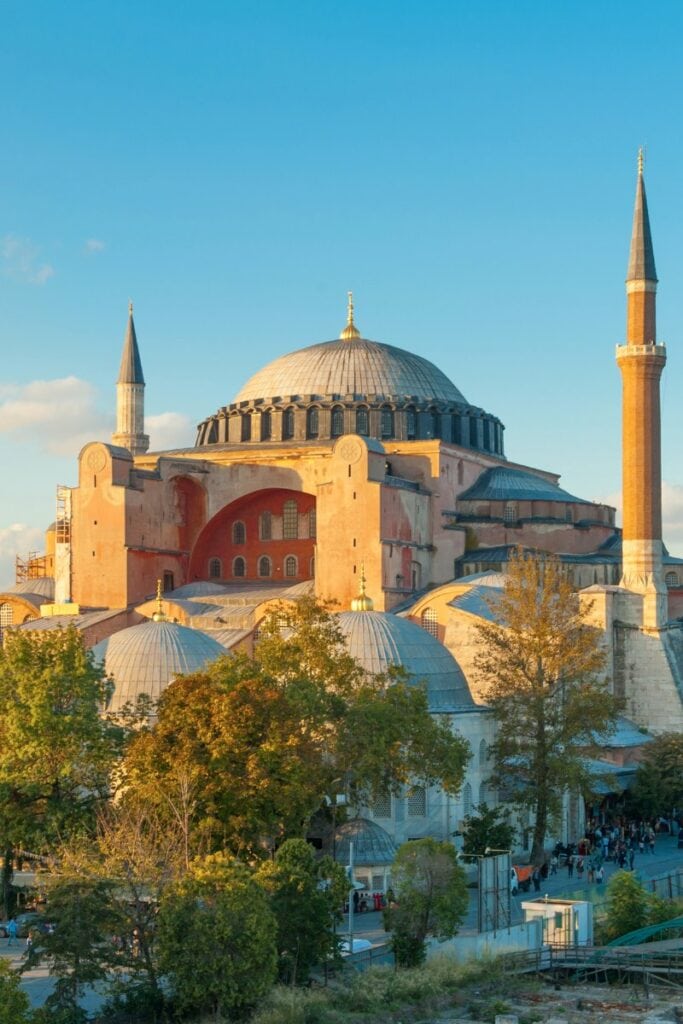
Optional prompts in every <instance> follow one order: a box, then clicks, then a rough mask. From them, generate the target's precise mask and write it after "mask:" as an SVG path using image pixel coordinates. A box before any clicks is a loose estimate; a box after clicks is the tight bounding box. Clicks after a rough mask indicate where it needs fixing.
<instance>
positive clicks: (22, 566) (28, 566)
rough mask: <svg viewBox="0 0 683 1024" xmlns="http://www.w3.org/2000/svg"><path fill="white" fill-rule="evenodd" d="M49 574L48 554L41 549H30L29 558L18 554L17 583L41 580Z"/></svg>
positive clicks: (15, 571)
mask: <svg viewBox="0 0 683 1024" xmlns="http://www.w3.org/2000/svg"><path fill="white" fill-rule="evenodd" d="M45 576H47V556H46V555H43V554H41V553H40V552H39V551H29V553H28V558H22V557H21V555H17V556H16V559H15V563H14V577H15V581H16V582H17V583H25V582H26V581H27V580H40V579H43V578H44V577H45Z"/></svg>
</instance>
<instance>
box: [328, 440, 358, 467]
mask: <svg viewBox="0 0 683 1024" xmlns="http://www.w3.org/2000/svg"><path fill="white" fill-rule="evenodd" d="M363 448H364V445H363V442H362V441H360V440H359V439H358V438H357V437H344V438H342V439H341V440H340V441H339V443H338V444H337V446H336V448H335V453H336V454H337V455H338V456H339V458H340V459H342V461H344V462H350V463H354V462H359V461H360V459H361V458H362V457H363Z"/></svg>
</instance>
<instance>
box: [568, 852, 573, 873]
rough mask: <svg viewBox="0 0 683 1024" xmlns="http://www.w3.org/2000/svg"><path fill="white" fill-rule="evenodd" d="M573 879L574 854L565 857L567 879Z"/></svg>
mask: <svg viewBox="0 0 683 1024" xmlns="http://www.w3.org/2000/svg"><path fill="white" fill-rule="evenodd" d="M573 877H574V854H573V853H570V854H569V856H568V857H567V878H573Z"/></svg>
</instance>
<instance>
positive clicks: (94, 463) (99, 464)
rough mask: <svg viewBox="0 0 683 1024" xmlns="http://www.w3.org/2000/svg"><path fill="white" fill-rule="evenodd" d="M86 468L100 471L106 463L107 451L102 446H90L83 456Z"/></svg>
mask: <svg viewBox="0 0 683 1024" xmlns="http://www.w3.org/2000/svg"><path fill="white" fill-rule="evenodd" d="M85 462H86V465H87V467H88V469H91V470H92V471H93V473H100V472H101V471H102V470H103V469H104V467H105V466H106V465H107V453H106V452H105V450H104V448H99V447H98V448H92V449H91V450H90V451H89V452H88V454H87V455H86V457H85Z"/></svg>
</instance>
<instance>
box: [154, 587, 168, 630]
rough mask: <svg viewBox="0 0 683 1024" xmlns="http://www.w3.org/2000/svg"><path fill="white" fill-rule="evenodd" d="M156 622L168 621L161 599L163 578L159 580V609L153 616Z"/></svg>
mask: <svg viewBox="0 0 683 1024" xmlns="http://www.w3.org/2000/svg"><path fill="white" fill-rule="evenodd" d="M152 618H153V619H154V621H155V622H166V616H165V615H164V605H163V601H162V599H161V580H157V610H156V611H155V613H154V615H153V616H152Z"/></svg>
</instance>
